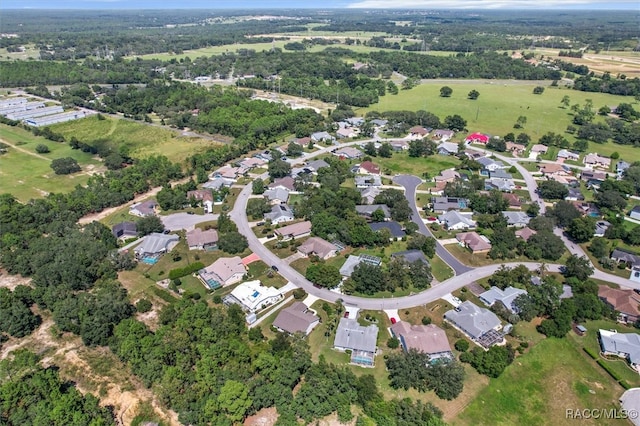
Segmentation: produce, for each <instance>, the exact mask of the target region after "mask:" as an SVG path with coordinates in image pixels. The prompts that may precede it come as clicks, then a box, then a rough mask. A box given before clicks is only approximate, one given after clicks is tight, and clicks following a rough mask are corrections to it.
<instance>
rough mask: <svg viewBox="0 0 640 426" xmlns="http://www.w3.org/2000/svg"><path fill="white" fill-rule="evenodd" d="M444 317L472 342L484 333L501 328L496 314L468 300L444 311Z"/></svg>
mask: <svg viewBox="0 0 640 426" xmlns="http://www.w3.org/2000/svg"><path fill="white" fill-rule="evenodd" d="M444 319H446V320H447V321H449V322H450V323H452V324H454V325H455V326H456V327H458V328H459V329H460V330H462V331H463V332H464V333H465V334H466V335H467V336H469V338H471V340H473V341H474V342H475V341H478V340H480V339H481V338H482V337H483V336H484V335H485V334H488V333H490V332H492V331H498V330H500V329H501V328H502V324H501V323H500V319H499V318H498V317H497V316H496V314H494V313H493V312H491V311H490V310H488V309H485V308H481V307H479V306H476V305H474V304H473V303H471V302H470V301H466V302H462V304H460V306H458V307H457V308H455V309H452V310H450V311H447V312H445V314H444Z"/></svg>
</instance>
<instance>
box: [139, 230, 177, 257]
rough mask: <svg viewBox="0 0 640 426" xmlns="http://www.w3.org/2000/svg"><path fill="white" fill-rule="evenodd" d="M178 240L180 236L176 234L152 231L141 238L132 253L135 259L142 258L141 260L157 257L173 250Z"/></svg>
mask: <svg viewBox="0 0 640 426" xmlns="http://www.w3.org/2000/svg"><path fill="white" fill-rule="evenodd" d="M179 241H180V236H178V235H175V234H160V233H157V232H153V233H151V234H149V235H147V236H146V237H144V238H143V240H142V243H141V244H140V245H138V246H137V247H136V248H135V249H134V253H135V255H136V258H137V259H142V260H143V261H144V260H145V259H151V258H157V257H159V256H160V255H162V254H165V253H169V252H170V251H171V250H173V248H174V247H175V246H176V245H177V244H178V242H179ZM148 263H151V262H148ZM153 263H155V262H153Z"/></svg>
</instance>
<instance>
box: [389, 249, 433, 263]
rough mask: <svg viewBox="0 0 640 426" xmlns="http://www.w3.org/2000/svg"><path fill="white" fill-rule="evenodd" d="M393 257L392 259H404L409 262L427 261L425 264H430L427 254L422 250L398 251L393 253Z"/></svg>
mask: <svg viewBox="0 0 640 426" xmlns="http://www.w3.org/2000/svg"><path fill="white" fill-rule="evenodd" d="M391 258H392V259H395V258H398V259H402V260H404V261H405V262H408V263H414V262H422V263H425V264H427V265H429V261H428V260H427V258H426V256H425V255H424V253H423V252H422V250H405V251H397V252H395V253H391Z"/></svg>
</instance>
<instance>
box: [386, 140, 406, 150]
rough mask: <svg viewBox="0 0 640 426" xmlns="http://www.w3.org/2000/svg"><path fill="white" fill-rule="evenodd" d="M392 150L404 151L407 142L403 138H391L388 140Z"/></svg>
mask: <svg viewBox="0 0 640 426" xmlns="http://www.w3.org/2000/svg"><path fill="white" fill-rule="evenodd" d="M389 145H391V148H393V150H394V151H406V150H407V149H409V142H408V141H404V140H392V141H390V142H389Z"/></svg>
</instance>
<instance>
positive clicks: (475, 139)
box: [464, 133, 489, 145]
mask: <svg viewBox="0 0 640 426" xmlns="http://www.w3.org/2000/svg"><path fill="white" fill-rule="evenodd" d="M464 142H465V143H478V144H482V145H486V144H487V143H488V142H489V136H487V135H485V134H482V133H471V134H470V135H469V136H467V137H466V139H465V140H464Z"/></svg>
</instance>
